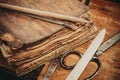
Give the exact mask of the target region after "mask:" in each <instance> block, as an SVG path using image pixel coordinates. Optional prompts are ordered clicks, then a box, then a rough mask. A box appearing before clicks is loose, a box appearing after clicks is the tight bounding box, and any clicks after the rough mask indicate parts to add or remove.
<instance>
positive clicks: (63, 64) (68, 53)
mask: <svg viewBox="0 0 120 80" xmlns="http://www.w3.org/2000/svg"><path fill="white" fill-rule="evenodd" d="M71 54H75V55H78V56H79V57H80V58H81V57H82V54H81V53H79V52H77V51H74V50H72V51H70V52H67V53H65V54H64V55H62V57H61V60H60V64H61V66H62V67H63V68H65V69H73V68H74V67H75V65H76V64H74V65H70V66H68V65H66V64H65V62H64V61H65V58H66V57H67V56H68V55H71Z"/></svg>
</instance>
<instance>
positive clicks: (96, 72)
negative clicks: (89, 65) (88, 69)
mask: <svg viewBox="0 0 120 80" xmlns="http://www.w3.org/2000/svg"><path fill="white" fill-rule="evenodd" d="M91 62H95V63H96V64H97V65H98V67H97V69H96V71H95V72H94V73H93V74H92V75H91V76H89V77H88V78H86V79H85V80H92V79H93V78H94V77H95V76H96V75H97V74H98V73H99V71H100V69H101V62H100V60H99V59H98V57H93V58H92V60H91Z"/></svg>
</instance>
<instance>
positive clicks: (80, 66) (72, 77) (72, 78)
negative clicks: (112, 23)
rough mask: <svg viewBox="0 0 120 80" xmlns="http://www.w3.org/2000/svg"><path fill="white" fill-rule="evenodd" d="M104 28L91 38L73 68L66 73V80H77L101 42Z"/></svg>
mask: <svg viewBox="0 0 120 80" xmlns="http://www.w3.org/2000/svg"><path fill="white" fill-rule="evenodd" d="M105 32H106V30H105V29H103V30H102V31H101V32H100V33H99V34H98V35H97V36H96V38H95V39H94V40H93V42H92V43H91V45H90V46H89V47H88V49H87V50H86V52H85V53H84V55H83V56H82V58H81V59H80V60H79V61H78V63H77V64H76V66H75V67H74V69H73V70H72V71H71V73H70V74H69V75H68V77H67V78H66V80H78V78H79V77H80V75H81V74H82V72H83V71H84V69H85V68H86V66H87V65H88V63H89V62H90V61H91V59H92V57H93V56H94V55H95V53H96V51H97V49H98V47H99V46H100V44H101V43H102V41H103V39H104V36H105Z"/></svg>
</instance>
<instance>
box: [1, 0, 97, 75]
mask: <svg viewBox="0 0 120 80" xmlns="http://www.w3.org/2000/svg"><path fill="white" fill-rule="evenodd" d="M0 2H3V3H7V4H12V5H17V6H22V7H28V8H32V9H38V10H43V11H49V12H54V13H58V14H64V15H69V16H74V17H78V18H82V19H84V20H86V21H88V22H89V23H84V24H82V23H78V22H77V23H76V22H74V23H73V22H70V23H72V24H74V25H76V26H78V29H77V30H75V31H73V30H70V29H68V28H65V27H64V26H60V25H57V24H53V23H49V22H46V21H42V20H38V19H34V18H31V17H28V16H26V15H24V13H20V12H16V11H12V10H7V9H4V8H1V10H0V12H1V13H0V17H1V19H0V24H1V26H0V34H1V35H0V38H1V46H0V48H1V52H2V55H3V57H4V58H5V61H6V62H7V63H8V64H7V65H9V66H7V67H8V69H9V68H10V69H11V70H13V71H14V72H15V74H17V75H18V76H22V75H25V74H27V73H29V72H31V71H32V70H34V69H36V68H38V67H39V66H41V65H42V64H45V63H46V62H48V61H50V60H51V59H53V58H55V57H58V56H59V55H61V54H64V53H65V52H67V51H70V50H72V49H74V48H76V47H78V46H80V45H81V44H83V43H85V42H86V41H88V40H90V39H92V38H93V37H94V36H95V35H96V28H95V27H94V25H93V22H91V19H90V15H89V12H88V7H86V6H84V5H83V4H81V3H80V2H79V1H78V0H69V1H68V0H67V1H66V0H62V1H61V0H57V1H56V0H44V1H43V0H40V1H39V3H38V1H37V0H35V1H29V0H28V1H17V0H14V1H5V0H0ZM2 67H4V68H7V67H5V66H2Z"/></svg>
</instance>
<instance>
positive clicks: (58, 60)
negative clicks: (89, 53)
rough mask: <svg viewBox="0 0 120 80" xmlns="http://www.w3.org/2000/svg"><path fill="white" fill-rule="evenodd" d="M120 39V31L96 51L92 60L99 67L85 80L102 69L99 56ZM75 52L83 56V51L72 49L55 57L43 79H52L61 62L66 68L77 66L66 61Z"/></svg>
mask: <svg viewBox="0 0 120 80" xmlns="http://www.w3.org/2000/svg"><path fill="white" fill-rule="evenodd" d="M119 40H120V32H118V33H116V34H115V35H114V36H112V37H111V38H110V39H108V40H107V41H105V42H104V43H103V44H102V45H101V46H100V47H99V48H98V50H97V51H96V54H95V55H94V57H93V58H92V59H91V61H90V62H94V63H96V64H97V69H96V71H95V72H94V73H93V74H92V75H90V76H89V77H88V78H86V79H85V80H92V79H93V78H94V77H95V76H96V75H97V74H98V73H99V71H100V69H101V65H102V64H101V61H100V60H99V59H98V56H99V55H101V54H102V53H103V52H104V51H106V50H107V49H108V48H110V47H111V46H112V45H113V44H115V43H116V42H118V41H119ZM72 54H75V55H77V56H79V57H80V58H81V57H82V53H80V52H78V51H75V50H71V51H69V52H67V53H65V54H63V55H60V56H59V57H58V58H55V59H53V60H52V62H51V64H50V66H49V68H48V71H47V72H46V74H45V76H44V77H43V80H50V79H51V77H52V75H53V73H54V71H55V70H56V68H57V66H58V65H59V64H60V65H61V66H62V67H63V68H65V69H68V70H69V69H73V68H74V67H75V65H76V64H74V65H67V64H66V63H65V59H66V58H67V57H68V56H69V55H72Z"/></svg>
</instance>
